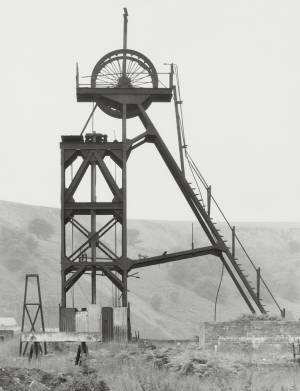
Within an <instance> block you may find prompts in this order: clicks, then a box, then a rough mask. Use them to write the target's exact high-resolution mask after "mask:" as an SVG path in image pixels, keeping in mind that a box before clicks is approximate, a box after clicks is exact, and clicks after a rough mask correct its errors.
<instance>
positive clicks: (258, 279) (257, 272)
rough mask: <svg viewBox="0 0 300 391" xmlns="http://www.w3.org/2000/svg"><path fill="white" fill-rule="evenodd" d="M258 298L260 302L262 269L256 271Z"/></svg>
mask: <svg viewBox="0 0 300 391" xmlns="http://www.w3.org/2000/svg"><path fill="white" fill-rule="evenodd" d="M256 296H257V300H260V267H258V268H257V269H256Z"/></svg>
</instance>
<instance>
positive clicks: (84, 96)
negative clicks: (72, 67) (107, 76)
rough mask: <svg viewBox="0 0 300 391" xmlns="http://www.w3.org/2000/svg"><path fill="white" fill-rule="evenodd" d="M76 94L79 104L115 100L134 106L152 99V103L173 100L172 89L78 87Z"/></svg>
mask: <svg viewBox="0 0 300 391" xmlns="http://www.w3.org/2000/svg"><path fill="white" fill-rule="evenodd" d="M76 92H77V101H78V102H91V101H97V100H98V99H101V98H111V99H114V98H115V99H117V100H119V99H120V100H122V101H124V103H128V104H132V103H138V101H140V99H142V100H144V99H146V98H150V100H151V102H170V101H171V99H172V88H96V87H93V88H92V87H80V86H78V87H77V89H76Z"/></svg>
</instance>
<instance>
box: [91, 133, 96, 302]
mask: <svg viewBox="0 0 300 391" xmlns="http://www.w3.org/2000/svg"><path fill="white" fill-rule="evenodd" d="M95 141H96V140H94V142H95ZM96 201H97V200H96V163H95V162H94V161H93V162H92V163H91V202H96ZM95 233H96V212H95V211H91V236H92V237H93V239H92V240H91V258H92V259H91V261H92V262H93V263H94V262H96V252H97V250H96V241H97V239H96V237H95ZM91 280H92V281H91V283H92V304H96V299H97V298H96V296H97V294H96V289H97V286H96V268H95V267H93V268H92V272H91Z"/></svg>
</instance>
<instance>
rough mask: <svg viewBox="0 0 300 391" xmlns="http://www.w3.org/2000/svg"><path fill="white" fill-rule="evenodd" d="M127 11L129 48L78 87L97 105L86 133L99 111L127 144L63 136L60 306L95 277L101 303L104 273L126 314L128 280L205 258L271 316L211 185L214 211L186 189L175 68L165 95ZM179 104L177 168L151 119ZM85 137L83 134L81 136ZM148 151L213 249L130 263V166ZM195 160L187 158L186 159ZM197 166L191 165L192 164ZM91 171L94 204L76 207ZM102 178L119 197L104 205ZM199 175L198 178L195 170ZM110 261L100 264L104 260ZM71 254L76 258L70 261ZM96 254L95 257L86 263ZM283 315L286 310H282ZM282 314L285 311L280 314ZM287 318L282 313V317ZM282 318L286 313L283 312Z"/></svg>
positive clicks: (100, 137)
mask: <svg viewBox="0 0 300 391" xmlns="http://www.w3.org/2000/svg"><path fill="white" fill-rule="evenodd" d="M127 17H128V14H127V10H126V9H125V11H124V35H123V48H122V49H119V50H115V51H112V52H110V53H108V54H106V55H105V56H104V57H102V58H101V59H100V60H99V61H98V62H97V64H96V65H95V67H94V69H93V72H92V75H91V80H90V84H89V85H82V84H80V83H79V73H78V69H77V79H76V80H77V86H76V87H77V101H78V102H93V103H94V107H93V110H92V112H91V114H90V116H89V118H88V121H87V123H86V125H85V127H84V129H83V131H84V130H85V129H86V127H87V124H88V122H89V121H90V119H91V118H92V116H93V114H94V111H95V110H96V108H100V109H101V110H102V111H103V112H104V113H106V114H107V115H108V116H111V117H114V118H118V119H120V120H121V122H122V140H121V141H113V142H110V141H108V140H107V137H106V136H105V135H103V134H98V133H89V134H86V135H85V138H84V137H83V135H82V134H81V135H79V136H78V135H77V136H62V142H61V178H62V181H61V189H62V191H61V235H62V236H61V243H62V245H61V281H62V297H61V305H62V307H66V304H67V300H66V296H67V292H68V291H69V290H70V288H71V287H72V286H73V285H74V284H75V283H76V282H77V281H78V280H79V278H80V277H81V276H82V275H83V274H84V273H89V274H91V287H92V289H91V291H92V292H91V296H92V300H91V302H92V303H95V302H96V275H97V272H98V273H101V274H102V275H104V276H106V277H107V278H108V279H109V280H110V281H111V282H112V283H113V284H114V285H115V286H116V287H117V288H118V289H119V290H120V292H121V295H122V306H127V304H128V303H127V279H128V273H129V272H130V271H131V270H133V269H137V268H141V267H145V266H152V265H157V264H161V263H167V262H172V261H178V260H182V259H188V258H192V257H198V256H203V255H208V254H210V255H215V256H217V257H218V258H219V259H220V260H221V262H222V263H223V265H224V267H225V268H226V270H227V272H228V274H229V275H230V277H231V278H232V280H233V282H234V284H235V285H236V287H237V289H238V291H239V293H240V295H241V296H242V297H243V299H244V300H245V302H246V304H247V306H248V307H249V309H250V311H251V312H255V311H256V310H258V311H259V312H261V313H265V312H266V310H265V308H264V306H263V304H262V302H261V297H260V283H261V282H262V283H263V284H265V282H264V280H262V278H261V276H260V269H259V268H257V269H255V272H257V276H258V278H257V286H256V288H254V287H253V286H252V285H251V283H250V282H249V280H248V279H247V276H246V275H245V273H244V272H243V270H242V269H241V267H240V264H239V263H237V260H236V256H235V243H236V234H235V229H234V227H231V226H230V228H231V230H232V246H231V247H228V246H227V244H226V243H225V240H224V239H223V237H222V235H221V234H220V233H219V230H218V229H217V228H216V225H215V223H213V221H212V217H211V203H212V201H213V198H212V196H211V188H210V186H208V185H207V184H206V183H204V186H205V190H206V191H207V203H206V205H205V204H204V203H203V199H199V197H198V196H197V194H195V191H194V190H193V188H192V187H191V185H190V183H189V182H188V181H187V179H186V177H185V172H184V161H183V154H184V152H185V147H186V146H185V142H184V138H183V135H182V129H181V127H182V122H181V120H180V111H179V109H178V107H179V105H180V104H181V101H180V97H179V98H178V97H177V90H176V87H175V85H174V83H173V75H174V66H173V65H172V64H171V70H170V74H169V78H168V86H167V87H164V86H163V87H161V85H160V84H159V78H158V73H157V71H156V69H155V67H154V65H153V64H152V62H151V61H150V60H149V59H148V58H147V57H146V56H144V55H143V54H142V53H139V52H137V51H134V50H130V49H128V48H127ZM172 98H173V99H174V103H175V112H176V118H177V130H178V141H179V151H180V165H178V164H177V163H176V161H175V159H174V158H173V156H172V155H171V153H170V152H169V150H168V148H167V146H166V145H165V143H164V141H163V140H162V138H161V136H160V134H159V132H158V130H157V129H156V128H155V126H154V124H153V123H152V121H151V119H150V118H149V116H148V114H147V112H146V111H147V109H148V107H149V106H150V105H151V104H152V103H154V102H170V101H171V100H172ZM133 117H138V118H139V119H140V120H141V123H142V124H143V126H144V128H145V130H144V132H143V133H141V134H139V135H138V136H136V137H134V138H132V139H129V138H127V119H128V118H133ZM82 133H83V132H82ZM144 143H152V144H153V145H154V146H155V147H156V148H157V150H158V152H159V154H160V155H161V157H162V159H163V161H164V162H165V164H166V166H167V167H168V169H169V171H170V173H171V174H172V176H173V178H174V179H175V181H176V183H177V185H178V187H179V189H180V190H181V192H182V194H183V195H184V197H185V199H186V201H187V202H188V204H189V206H190V208H191V210H192V211H193V213H194V215H195V218H196V219H197V220H198V222H199V224H200V226H201V227H202V229H203V231H204V233H205V234H206V237H207V238H208V240H209V242H210V245H208V246H206V247H199V248H195V247H194V246H192V248H191V249H188V250H186V251H181V252H175V253H168V254H167V253H166V254H162V255H159V256H155V257H149V258H145V259H130V258H129V257H128V255H127V168H126V166H127V160H128V158H129V156H130V154H131V152H132V151H133V150H134V149H136V148H138V147H139V146H141V145H142V144H144ZM187 156H188V155H187ZM78 158H81V159H82V162H81V164H80V166H79V168H78V170H77V172H76V173H75V175H74V176H73V177H72V180H71V182H70V184H69V185H68V186H67V185H66V170H67V169H68V168H70V166H71V165H72V164H73V163H74V162H75V161H76V160H77V159H78ZM105 159H111V160H112V161H113V162H114V163H115V164H116V165H117V166H118V167H119V168H120V170H121V173H122V181H121V186H118V184H117V181H116V179H115V178H114V176H113V174H112V173H111V171H110V169H109V167H108V165H107V164H106V161H105ZM190 162H191V161H190ZM89 168H90V172H91V175H90V185H91V187H90V189H91V190H90V199H89V200H88V201H86V202H75V200H74V193H75V192H76V190H77V188H78V186H79V185H80V183H81V182H82V180H83V178H84V176H85V175H87V172H88V169H89ZM97 171H99V172H100V173H101V175H102V177H103V178H104V180H105V181H106V183H107V185H108V186H109V189H110V190H111V192H112V194H113V199H112V200H111V201H110V202H98V201H97V199H96V172H97ZM195 172H196V174H197V170H196V169H195ZM78 215H83V216H86V220H85V224H83V223H82V222H79V221H78V218H77V216H78ZM99 215H102V216H108V217H109V218H108V219H107V221H106V222H105V224H103V225H102V226H98V225H97V216H99ZM116 224H118V225H120V226H121V231H122V246H121V247H122V248H121V253H120V254H119V255H117V254H116V253H115V251H114V250H113V249H111V248H110V247H109V246H108V245H107V244H105V243H104V241H103V236H104V235H105V234H106V233H107V232H108V231H109V230H111V229H112V228H113V227H115V225H116ZM68 227H73V228H72V229H75V230H76V231H78V232H80V233H81V235H83V236H84V237H85V238H86V239H85V241H84V242H83V243H82V244H81V245H80V246H77V247H76V248H73V246H72V251H71V252H70V251H68V249H70V245H69V244H68V243H67V242H68V235H67V233H66V232H67V229H68ZM99 251H100V253H101V254H102V255H103V254H104V256H105V258H106V259H103V256H102V257H99V256H97V252H99ZM68 252H69V253H68ZM88 253H89V255H87V254H88ZM279 309H280V308H279ZM280 310H281V309H280ZM281 311H282V310H281ZM282 313H283V312H282Z"/></svg>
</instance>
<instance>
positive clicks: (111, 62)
mask: <svg viewBox="0 0 300 391" xmlns="http://www.w3.org/2000/svg"><path fill="white" fill-rule="evenodd" d="M123 61H124V49H119V50H114V51H113V52H110V53H108V54H106V55H105V56H104V57H102V58H101V59H100V60H99V61H98V62H97V64H96V65H95V67H94V69H93V72H92V76H91V87H92V88H157V87H158V76H157V72H156V69H155V67H154V65H153V64H152V62H151V61H150V60H149V59H148V58H147V57H146V56H144V55H143V54H142V53H139V52H137V51H135V50H130V49H125V65H126V67H125V73H124V75H123ZM97 104H98V106H99V107H100V109H101V110H102V111H104V112H105V113H106V114H108V115H110V116H111V117H115V118H122V104H120V103H117V102H114V101H111V100H107V101H105V102H102V101H101V102H97ZM150 104H151V101H149V100H145V101H144V102H142V105H143V107H144V109H145V110H146V109H147V108H148V107H149V106H150ZM137 115H138V109H137V107H136V105H135V104H127V110H126V118H132V117H135V116H137Z"/></svg>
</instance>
